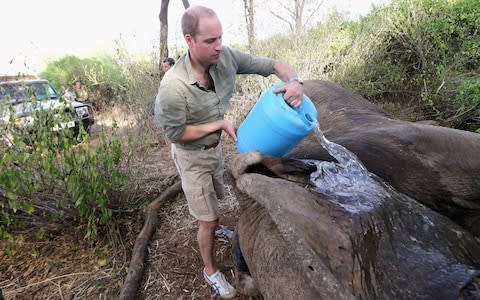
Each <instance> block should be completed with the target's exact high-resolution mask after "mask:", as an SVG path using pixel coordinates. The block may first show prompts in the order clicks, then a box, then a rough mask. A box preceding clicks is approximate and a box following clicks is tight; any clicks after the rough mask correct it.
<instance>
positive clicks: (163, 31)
mask: <svg viewBox="0 0 480 300" xmlns="http://www.w3.org/2000/svg"><path fill="white" fill-rule="evenodd" d="M169 3H170V0H162V5H161V7H160V15H159V16H158V17H159V19H160V64H159V68H161V67H162V64H161V62H162V60H163V59H164V58H165V57H168V4H169ZM160 72H161V69H160Z"/></svg>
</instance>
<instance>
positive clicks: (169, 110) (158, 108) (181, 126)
mask: <svg viewBox="0 0 480 300" xmlns="http://www.w3.org/2000/svg"><path fill="white" fill-rule="evenodd" d="M186 118H187V116H186V101H185V99H184V97H183V96H182V93H181V91H180V89H178V88H173V87H172V86H171V84H160V87H159V89H158V93H157V98H156V99H155V119H156V120H157V122H158V124H159V125H160V127H161V128H162V129H163V131H164V133H165V135H166V136H167V138H168V139H169V140H171V141H172V140H176V139H178V138H180V137H181V136H182V135H183V133H184V131H185V127H186Z"/></svg>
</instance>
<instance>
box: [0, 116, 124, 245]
mask: <svg viewBox="0 0 480 300" xmlns="http://www.w3.org/2000/svg"><path fill="white" fill-rule="evenodd" d="M67 117H68V116H67V114H64V115H62V114H60V117H53V116H52V115H49V113H46V112H42V111H39V112H37V115H36V119H37V120H51V121H52V122H47V123H43V122H37V123H35V125H34V127H33V128H30V129H28V130H22V129H19V128H17V127H16V126H15V125H14V120H13V119H11V120H10V122H9V123H8V124H7V128H5V130H4V132H3V136H2V138H3V141H2V143H1V144H0V155H1V156H2V160H1V163H0V233H1V234H2V235H3V236H7V235H8V232H9V231H10V229H12V228H27V227H29V228H30V227H35V228H51V227H55V226H56V225H55V224H57V225H60V226H62V227H61V230H66V229H68V228H70V229H72V230H73V228H74V227H75V226H82V228H84V235H85V238H86V239H87V240H90V241H94V240H96V239H97V238H98V237H99V234H100V232H108V231H109V229H110V226H111V224H110V221H111V217H112V209H111V205H112V202H113V201H114V200H113V199H115V198H118V197H114V196H115V195H117V194H118V193H119V192H121V191H123V190H124V189H125V188H126V185H127V183H128V178H127V177H126V176H125V175H124V173H123V172H122V168H121V162H122V159H123V158H124V154H123V152H122V148H121V145H120V142H119V141H118V140H117V139H115V138H114V137H112V138H107V137H106V136H105V135H102V137H101V141H100V145H99V146H98V148H97V149H95V150H92V149H91V148H90V147H89V135H88V134H87V133H86V132H85V131H84V130H83V129H82V130H81V132H80V133H79V135H78V136H74V135H73V132H72V131H71V130H69V129H65V130H59V131H53V130H52V129H51V128H52V126H54V125H57V126H59V125H60V124H61V123H62V122H64V121H66V118H67ZM44 124H48V126H45V125H44ZM113 136H114V133H113ZM52 230H60V229H59V228H52Z"/></svg>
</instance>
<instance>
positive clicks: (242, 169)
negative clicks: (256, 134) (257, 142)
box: [229, 151, 262, 179]
mask: <svg viewBox="0 0 480 300" xmlns="http://www.w3.org/2000/svg"><path fill="white" fill-rule="evenodd" d="M260 162H262V155H261V154H260V152H258V151H252V152H247V153H243V154H239V155H237V156H235V157H234V158H233V160H232V161H231V163H230V164H229V169H230V172H231V173H232V175H233V177H234V178H235V179H238V178H239V177H240V176H241V175H243V174H245V173H246V171H247V169H248V167H250V166H252V165H256V164H259V163H260Z"/></svg>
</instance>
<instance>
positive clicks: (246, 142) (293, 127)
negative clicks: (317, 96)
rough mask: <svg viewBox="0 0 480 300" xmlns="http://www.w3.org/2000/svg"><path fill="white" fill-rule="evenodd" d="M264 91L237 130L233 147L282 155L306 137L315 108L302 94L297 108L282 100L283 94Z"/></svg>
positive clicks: (241, 151) (243, 150)
mask: <svg viewBox="0 0 480 300" xmlns="http://www.w3.org/2000/svg"><path fill="white" fill-rule="evenodd" d="M280 86H282V85H280V84H279V85H274V86H272V87H270V88H269V89H267V90H266V91H264V92H263V93H262V95H261V96H260V98H259V99H258V101H257V103H256V104H255V105H254V106H253V108H252V110H251V111H250V112H249V113H248V115H247V117H246V118H245V120H244V121H243V122H242V124H240V127H239V128H238V131H237V137H238V140H237V149H238V151H239V152H240V153H244V152H248V151H254V150H257V151H259V152H260V153H262V154H263V155H269V156H275V157H282V156H284V155H285V154H287V153H288V152H289V151H290V150H292V149H293V148H294V147H295V146H296V145H297V144H298V143H300V142H301V140H302V139H303V138H305V137H306V136H308V135H309V134H310V132H312V130H313V129H314V127H315V126H316V123H317V110H316V109H315V106H314V105H313V103H312V101H311V100H310V99H309V98H308V97H307V96H305V95H304V96H303V98H302V104H301V105H300V107H298V108H297V109H294V108H292V107H290V106H289V105H288V104H287V103H286V102H285V100H284V99H283V93H280V94H274V93H273V90H274V89H276V88H278V87H280Z"/></svg>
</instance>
